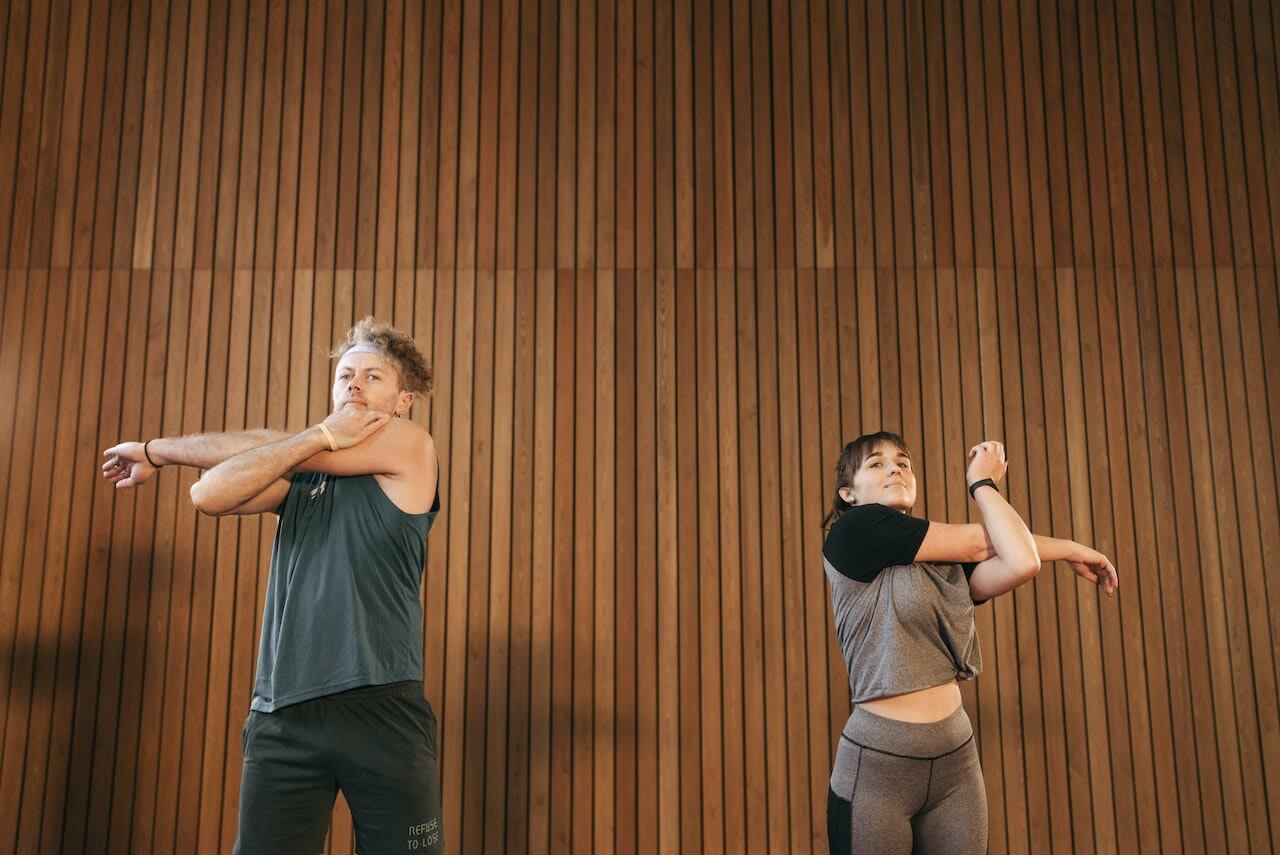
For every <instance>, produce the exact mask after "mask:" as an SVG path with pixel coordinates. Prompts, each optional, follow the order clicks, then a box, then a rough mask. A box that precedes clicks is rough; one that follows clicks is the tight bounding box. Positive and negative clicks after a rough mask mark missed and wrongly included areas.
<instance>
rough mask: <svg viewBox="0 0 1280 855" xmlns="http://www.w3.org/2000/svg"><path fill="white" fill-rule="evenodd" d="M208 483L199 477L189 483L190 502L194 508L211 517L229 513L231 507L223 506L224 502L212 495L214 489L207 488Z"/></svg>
mask: <svg viewBox="0 0 1280 855" xmlns="http://www.w3.org/2000/svg"><path fill="white" fill-rule="evenodd" d="M209 487H210V485H209V484H208V482H207V481H206V480H205V479H203V478H202V479H200V480H199V481H197V482H195V483H194V484H192V485H191V490H190V494H191V504H193V505H195V506H196V510H197V511H199V512H200V513H202V514H207V515H208V516H211V517H220V516H223V515H224V514H227V513H230V512H231V510H232V509H231V508H229V507H224V506H223V505H224V503H222V502H219V501H218V499H217V497H216V496H215V495H214V491H212V490H210V489H209Z"/></svg>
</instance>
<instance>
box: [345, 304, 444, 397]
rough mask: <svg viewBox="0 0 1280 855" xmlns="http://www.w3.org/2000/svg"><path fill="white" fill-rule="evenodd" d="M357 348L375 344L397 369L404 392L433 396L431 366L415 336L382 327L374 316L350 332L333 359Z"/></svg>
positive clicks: (362, 320) (364, 320) (361, 321)
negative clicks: (360, 345)
mask: <svg viewBox="0 0 1280 855" xmlns="http://www.w3.org/2000/svg"><path fill="white" fill-rule="evenodd" d="M357 344H371V345H373V346H374V347H376V348H378V350H379V352H381V353H382V356H383V358H384V359H386V360H387V361H388V362H390V363H391V365H392V367H394V368H395V370H396V376H398V377H399V378H400V388H401V389H403V390H404V391H406V392H413V393H415V394H421V395H430V394H431V363H430V362H428V361H427V358H426V357H425V356H423V355H422V351H420V350H418V345H417V343H416V342H414V340H413V336H411V335H409V334H408V333H407V332H403V331H401V330H398V329H396V328H395V327H393V326H391V324H383V323H379V322H378V321H376V320H374V317H373V315H366V316H364V317H363V318H361V319H360V321H359V322H358V323H357V324H356V325H355V326H354V327H352V328H351V329H349V330H347V334H346V336H345V337H344V338H343V339H342V341H340V342H338V343H337V344H336V345H335V346H334V348H333V350H331V351H329V356H330V357H337V358H339V359H341V358H342V355H343V354H344V353H346V352H347V351H348V350H350V349H351V348H353V347H355V346H356V345H357Z"/></svg>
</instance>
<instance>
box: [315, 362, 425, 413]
mask: <svg viewBox="0 0 1280 855" xmlns="http://www.w3.org/2000/svg"><path fill="white" fill-rule="evenodd" d="M406 397H410V396H408V395H402V394H401V392H400V378H399V377H398V376H397V375H396V372H395V369H394V368H392V367H391V365H390V364H389V363H388V362H387V360H385V359H383V358H382V357H381V356H379V355H378V354H376V353H351V352H347V353H345V354H343V356H342V358H341V359H340V360H338V367H337V370H335V371H334V375H333V410H334V412H337V411H338V410H340V409H342V408H343V407H347V406H352V407H361V408H367V409H370V410H376V411H378V412H380V413H389V414H391V415H403V414H404V413H402V412H399V410H406V411H407V406H406V404H405V402H404V398H406Z"/></svg>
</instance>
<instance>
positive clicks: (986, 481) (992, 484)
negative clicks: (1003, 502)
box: [969, 478, 1000, 499]
mask: <svg viewBox="0 0 1280 855" xmlns="http://www.w3.org/2000/svg"><path fill="white" fill-rule="evenodd" d="M979 487H990V488H991V489H993V490H995V491H996V492H997V493H999V492H1000V488H999V487H997V486H996V482H995V481H992V480H991V479H990V478H983V479H982V480H981V481H974V482H973V483H972V484H970V485H969V498H970V499H976V498H977V496H976V495H974V494H975V493H976V492H977V490H978V488H979Z"/></svg>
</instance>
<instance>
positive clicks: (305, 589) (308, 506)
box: [250, 473, 440, 712]
mask: <svg viewBox="0 0 1280 855" xmlns="http://www.w3.org/2000/svg"><path fill="white" fill-rule="evenodd" d="M439 512H440V495H439V493H438V492H437V494H436V498H435V502H434V503H433V504H432V507H431V510H430V511H428V512H427V513H424V514H408V513H405V512H404V511H402V510H400V508H398V507H396V505H395V503H394V502H392V501H391V499H390V498H389V497H388V496H387V494H386V493H384V492H383V490H382V488H381V487H380V486H378V482H377V481H376V480H375V479H374V477H373V476H372V475H357V476H351V477H336V476H333V475H324V474H321V473H299V474H297V475H294V476H293V480H292V483H291V484H290V487H289V493H288V495H287V496H286V497H285V500H284V502H283V503H282V504H281V505H280V508H279V509H278V511H277V513H279V515H280V524H279V528H278V529H277V530H276V539H275V546H274V547H273V548H272V551H271V570H270V574H269V576H268V578H267V595H266V606H265V608H264V611H263V615H262V641H261V643H260V645H259V647H258V675H257V679H256V680H255V682H254V688H253V700H252V701H251V702H250V707H251V708H252V709H255V710H258V711H259V712H272V711H274V710H277V709H280V708H281V707H284V706H288V705H289V704H296V703H299V702H301V701H306V700H310V699H311V698H318V697H321V696H323V695H329V694H333V693H335V692H341V691H343V690H345V689H352V688H356V687H357V686H367V685H377V684H381V683H394V682H398V681H401V680H421V679H422V604H421V603H420V602H419V601H418V588H419V586H420V584H421V582H422V571H423V569H424V565H425V558H426V539H427V533H428V532H429V531H431V525H432V523H433V522H435V519H436V515H437V514H438V513H439Z"/></svg>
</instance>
